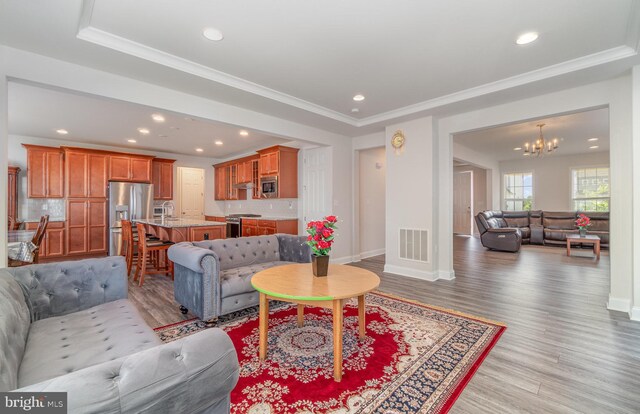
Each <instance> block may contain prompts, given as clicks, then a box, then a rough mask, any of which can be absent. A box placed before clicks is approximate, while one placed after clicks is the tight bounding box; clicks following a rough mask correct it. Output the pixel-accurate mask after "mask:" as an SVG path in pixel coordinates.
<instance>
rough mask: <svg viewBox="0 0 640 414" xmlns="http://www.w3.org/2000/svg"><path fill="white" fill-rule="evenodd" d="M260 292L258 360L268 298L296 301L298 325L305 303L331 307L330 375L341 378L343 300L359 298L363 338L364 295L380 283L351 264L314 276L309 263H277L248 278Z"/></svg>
mask: <svg viewBox="0 0 640 414" xmlns="http://www.w3.org/2000/svg"><path fill="white" fill-rule="evenodd" d="M251 284H252V285H253V287H254V288H255V289H256V290H257V291H258V292H260V360H261V361H264V360H265V358H266V357H267V330H268V328H269V299H276V300H280V301H284V302H291V303H296V304H298V326H299V327H302V326H303V325H304V306H305V305H310V306H318V307H321V308H327V309H332V310H333V377H334V379H335V380H336V381H340V380H341V379H342V325H343V306H344V302H345V300H347V299H350V298H355V297H357V298H358V328H359V333H360V338H364V336H365V334H366V331H365V313H364V295H365V294H366V293H367V292H371V291H372V290H374V289H375V288H377V287H378V286H379V285H380V278H379V277H378V276H377V275H376V274H375V273H373V272H370V271H368V270H365V269H360V268H358V267H353V266H345V265H337V264H330V265H329V273H328V275H327V276H324V277H316V276H314V275H313V272H312V270H311V263H302V264H292V265H284V266H276V267H272V268H270V269H266V270H263V271H261V272H258V273H256V274H255V275H254V276H253V278H252V279H251Z"/></svg>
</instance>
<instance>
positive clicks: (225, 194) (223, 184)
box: [213, 155, 258, 200]
mask: <svg viewBox="0 0 640 414" xmlns="http://www.w3.org/2000/svg"><path fill="white" fill-rule="evenodd" d="M257 162H258V156H257V155H252V156H249V157H243V158H239V159H236V160H232V161H227V162H224V163H222V164H216V165H214V166H213V167H214V171H215V189H214V190H215V191H214V196H215V197H214V198H215V199H216V200H238V199H241V200H244V199H245V198H246V194H247V190H246V189H244V188H233V186H234V185H235V184H248V183H253V185H254V188H255V186H257V181H258V180H257V175H258V174H257V166H258V164H257ZM254 193H255V190H254ZM254 198H256V197H254Z"/></svg>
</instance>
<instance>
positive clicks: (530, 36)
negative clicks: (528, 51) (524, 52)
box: [516, 32, 538, 45]
mask: <svg viewBox="0 0 640 414" xmlns="http://www.w3.org/2000/svg"><path fill="white" fill-rule="evenodd" d="M537 38H538V33H536V32H527V33H524V34H521V35H520V36H518V39H517V40H516V43H517V44H519V45H526V44H528V43H531V42H533V41H535V40H536V39H537Z"/></svg>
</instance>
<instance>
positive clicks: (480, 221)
mask: <svg viewBox="0 0 640 414" xmlns="http://www.w3.org/2000/svg"><path fill="white" fill-rule="evenodd" d="M475 219H476V225H477V226H478V231H479V232H480V241H481V242H482V245H483V246H484V247H486V248H488V249H492V250H500V251H504V252H514V253H515V252H517V251H519V250H520V246H521V245H522V232H521V230H520V228H518V227H508V224H507V221H506V220H505V218H504V214H503V212H502V211H483V212H481V213H478V215H477V216H476V217H475ZM527 221H528V219H527Z"/></svg>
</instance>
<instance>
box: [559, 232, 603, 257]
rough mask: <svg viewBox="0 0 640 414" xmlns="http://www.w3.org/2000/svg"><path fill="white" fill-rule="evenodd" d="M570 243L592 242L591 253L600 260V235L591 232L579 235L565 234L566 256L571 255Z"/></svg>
mask: <svg viewBox="0 0 640 414" xmlns="http://www.w3.org/2000/svg"><path fill="white" fill-rule="evenodd" d="M571 243H591V244H593V253H594V254H595V255H596V260H600V237H598V236H594V235H592V234H587V235H585V236H581V235H579V234H568V235H567V256H571Z"/></svg>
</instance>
